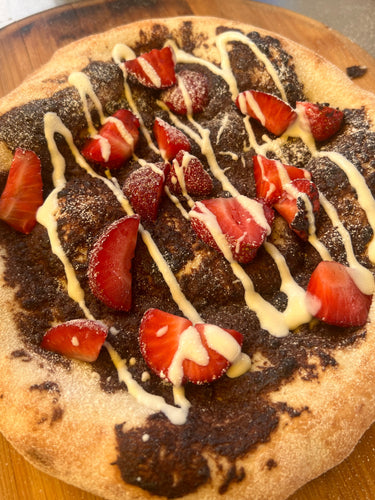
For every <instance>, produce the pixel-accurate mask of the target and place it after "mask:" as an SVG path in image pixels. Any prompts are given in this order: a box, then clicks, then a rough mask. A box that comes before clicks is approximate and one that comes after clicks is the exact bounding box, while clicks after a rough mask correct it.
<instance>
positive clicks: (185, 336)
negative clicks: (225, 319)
mask: <svg viewBox="0 0 375 500" xmlns="http://www.w3.org/2000/svg"><path fill="white" fill-rule="evenodd" d="M228 334H229V335H230V336H231V337H228ZM223 337H224V339H225V341H226V342H225V341H224V342H221V340H222V339H223ZM215 339H217V340H219V342H215ZM242 341H243V336H242V335H241V334H240V333H239V332H237V331H235V330H224V329H221V328H218V327H216V326H214V325H206V324H197V325H195V326H193V324H192V322H191V321H189V320H187V319H185V318H182V317H180V316H175V315H174V314H170V313H166V312H164V311H161V310H159V309H149V310H148V311H146V313H145V315H144V316H143V319H142V321H141V325H140V330H139V342H140V349H141V352H142V355H143V357H144V359H145V360H146V362H147V364H148V365H149V366H150V368H151V369H152V370H153V371H154V372H155V373H156V374H157V375H159V376H160V377H162V378H166V379H167V380H169V381H170V382H172V383H173V384H175V385H177V386H179V385H181V384H182V383H185V382H188V381H189V382H193V383H195V384H203V383H209V382H212V381H213V380H216V379H217V378H219V377H221V376H222V375H223V374H224V373H225V372H226V371H227V369H228V368H229V366H230V364H231V362H233V361H234V360H235V359H236V358H237V357H238V356H239V354H240V352H241V346H242ZM213 344H215V346H214V345H213ZM220 344H221V346H222V345H225V347H224V350H225V355H224V353H219V352H218V351H219V350H220V347H219V346H220ZM209 345H210V347H209ZM216 345H217V346H218V347H217V349H215V347H216ZM221 350H223V348H222V347H221Z"/></svg>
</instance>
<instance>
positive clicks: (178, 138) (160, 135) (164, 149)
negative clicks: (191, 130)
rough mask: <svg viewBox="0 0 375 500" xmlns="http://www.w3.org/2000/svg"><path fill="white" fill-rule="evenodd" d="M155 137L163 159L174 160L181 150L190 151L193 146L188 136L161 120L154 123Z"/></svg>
mask: <svg viewBox="0 0 375 500" xmlns="http://www.w3.org/2000/svg"><path fill="white" fill-rule="evenodd" d="M153 130H154V135H155V138H156V142H157V143H158V147H159V149H160V152H161V154H162V156H163V158H164V159H165V160H166V161H170V160H173V158H175V157H176V156H177V153H178V152H179V151H181V150H184V151H190V149H191V145H190V142H189V139H188V138H187V137H186V135H185V134H184V133H183V132H181V130H179V129H178V128H176V127H174V126H173V125H170V124H169V123H167V122H166V121H164V120H162V119H161V118H156V119H155V122H154V128H153Z"/></svg>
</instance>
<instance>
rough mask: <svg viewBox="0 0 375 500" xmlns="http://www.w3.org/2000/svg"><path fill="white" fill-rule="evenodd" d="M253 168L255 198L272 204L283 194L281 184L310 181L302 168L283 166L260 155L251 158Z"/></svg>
mask: <svg viewBox="0 0 375 500" xmlns="http://www.w3.org/2000/svg"><path fill="white" fill-rule="evenodd" d="M253 168H254V178H255V186H256V191H257V197H258V198H263V199H264V200H266V201H268V202H269V203H271V204H272V203H274V202H275V201H277V200H278V198H280V196H281V195H282V194H283V184H284V183H286V182H290V181H291V180H294V179H311V174H310V172H308V171H307V170H305V169H303V168H298V167H295V166H293V165H285V164H283V163H281V162H280V161H278V160H274V159H270V158H266V157H265V156H262V155H256V156H253Z"/></svg>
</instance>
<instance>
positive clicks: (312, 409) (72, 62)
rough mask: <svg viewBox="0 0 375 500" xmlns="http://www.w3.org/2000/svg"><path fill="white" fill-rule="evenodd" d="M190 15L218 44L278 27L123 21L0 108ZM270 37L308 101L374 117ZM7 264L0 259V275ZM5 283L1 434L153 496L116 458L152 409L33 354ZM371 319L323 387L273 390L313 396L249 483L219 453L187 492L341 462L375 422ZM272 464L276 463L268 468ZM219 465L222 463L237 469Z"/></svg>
mask: <svg viewBox="0 0 375 500" xmlns="http://www.w3.org/2000/svg"><path fill="white" fill-rule="evenodd" d="M186 20H191V22H192V26H193V29H194V31H195V32H196V33H200V32H201V31H202V32H204V33H206V34H207V35H208V37H209V39H210V38H213V37H214V36H215V29H216V27H217V26H218V25H221V26H222V25H223V26H227V27H230V28H233V29H242V30H244V32H245V33H247V32H249V31H252V30H256V31H258V32H259V33H260V34H263V35H264V34H270V33H269V32H266V31H265V30H262V29H258V28H255V27H252V26H248V25H242V24H239V23H235V22H231V21H224V20H222V19H216V18H199V17H194V18H171V19H163V20H149V21H140V22H137V23H134V24H130V25H126V26H121V27H118V28H115V29H113V30H111V31H109V32H106V33H103V34H99V35H94V36H91V37H88V38H85V39H83V40H79V41H77V42H74V43H72V44H71V45H68V46H67V47H64V48H62V49H60V50H59V51H57V52H56V54H55V55H54V56H53V57H52V59H51V60H50V62H48V63H47V64H46V65H45V66H43V67H42V68H41V69H40V70H38V71H37V72H35V73H34V74H33V75H31V76H30V77H29V78H28V79H27V80H25V81H24V82H23V83H22V84H21V86H20V87H19V88H18V89H16V90H15V91H13V92H12V93H11V94H10V95H8V96H7V97H5V98H4V99H2V100H1V102H0V112H1V113H4V112H6V111H7V110H9V109H11V108H12V107H14V106H18V105H21V104H23V103H27V102H28V101H30V100H32V99H36V98H40V97H48V96H50V95H52V94H53V93H54V92H56V91H58V90H60V89H62V88H64V87H65V86H66V85H67V76H68V75H69V74H70V73H71V72H72V71H77V70H80V69H82V68H83V67H84V66H86V65H87V64H88V63H89V61H90V59H110V57H111V50H112V47H113V46H114V45H115V44H116V43H117V42H119V41H121V42H126V43H127V44H128V45H130V46H131V45H132V44H133V43H135V42H136V41H137V40H138V37H139V30H143V32H145V33H146V34H147V33H149V32H151V31H152V27H153V25H154V24H155V23H160V24H163V25H165V26H167V28H168V29H169V30H171V31H172V32H173V33H175V34H176V35H177V39H178V32H179V26H180V24H181V23H183V22H185V21H186ZM271 35H273V36H275V37H276V38H278V39H279V40H281V42H282V45H283V47H284V48H285V49H286V50H287V52H289V53H290V54H291V55H292V56H293V57H294V64H295V67H296V73H297V75H298V76H299V79H300V81H302V82H303V84H304V89H305V93H306V95H307V97H308V99H309V100H310V101H323V102H327V101H328V102H330V104H331V105H332V106H338V107H348V106H353V107H361V106H364V107H365V109H366V112H367V114H368V117H369V118H370V119H372V120H373V119H374V117H375V96H373V95H372V94H370V93H368V92H365V91H363V90H361V89H359V88H358V87H357V86H356V85H355V84H353V83H352V82H351V81H350V80H349V79H348V78H347V77H346V76H345V75H344V74H343V73H342V72H341V71H339V70H338V69H337V68H335V67H334V66H332V65H331V64H330V63H328V62H327V61H325V60H323V59H322V58H321V57H319V56H318V55H317V54H315V53H313V52H311V51H310V50H308V49H306V48H304V47H301V46H299V45H297V44H296V43H294V42H291V41H289V40H286V39H285V38H282V37H280V36H278V35H274V34H271ZM200 54H201V55H203V56H205V57H206V58H207V56H208V57H210V58H212V59H213V60H214V61H215V60H216V59H217V54H216V52H215V49H212V50H210V51H209V52H207V49H206V47H205V46H201V47H198V48H197V55H200ZM322 75H324V78H322V77H321V76H322ZM61 81H63V82H64V83H60V82H61ZM41 82H42V84H41ZM0 150H1V155H0V156H1V158H8V159H9V157H10V156H9V152H8V151H7V150H6V148H5V147H4V145H2V148H0ZM3 269H4V262H3V259H2V261H1V267H0V275H2V274H3ZM1 285H2V286H1V287H0V294H1V295H0V302H1V304H2V310H3V315H2V328H1V330H0V340H1V345H2V348H1V353H0V374H1V377H0V407H1V420H0V429H1V431H2V433H3V434H4V436H5V437H6V438H7V439H8V440H9V441H10V443H11V444H12V445H13V446H14V447H15V448H16V449H17V450H18V451H19V452H20V453H21V454H22V455H23V456H24V457H25V458H26V459H27V460H29V461H30V462H31V463H32V464H33V465H35V466H36V467H38V468H39V469H41V470H42V471H44V472H46V473H48V474H51V475H53V476H55V477H57V478H59V479H62V480H63V481H66V482H68V483H71V484H73V485H75V486H78V487H80V488H82V489H84V490H87V491H89V492H92V493H94V494H96V495H99V496H103V497H105V498H107V499H109V500H112V499H113V500H115V499H116V500H118V499H120V498H121V499H129V500H130V499H131V500H135V499H141V498H142V499H144V498H152V495H150V494H149V493H148V492H146V491H143V490H142V489H138V488H136V487H134V486H131V485H128V484H125V483H124V482H123V481H122V479H121V477H120V472H119V469H118V468H117V467H116V466H115V465H113V464H114V462H115V461H116V457H117V450H116V446H117V443H116V440H115V435H114V431H113V429H114V426H115V425H116V424H118V423H119V422H126V424H124V425H125V426H126V428H131V427H132V426H140V425H142V424H144V423H145V421H146V418H147V417H148V415H150V414H151V411H150V410H148V409H147V408H145V407H144V406H142V405H141V404H139V403H138V402H137V401H136V400H135V399H134V398H133V397H132V396H129V394H128V393H127V392H125V391H124V392H121V393H116V394H105V393H104V392H103V391H102V390H101V389H100V386H99V380H98V376H96V374H95V373H94V372H93V371H92V369H91V366H90V365H88V364H85V363H80V362H73V365H72V366H73V369H72V370H71V371H70V372H67V371H66V370H65V369H64V368H62V367H61V366H59V365H57V364H53V363H49V362H48V361H47V360H45V359H41V358H39V357H38V356H37V355H36V354H35V353H27V352H26V351H25V348H24V345H23V344H22V342H20V340H19V339H18V338H17V334H16V326H15V323H14V322H13V320H12V315H13V313H14V312H16V311H17V307H18V306H17V302H16V300H15V293H14V291H13V290H11V289H10V288H9V287H8V286H7V285H6V284H5V283H4V282H2V283H1ZM374 314H375V310H374V306H373V307H372V310H371V313H370V318H369V325H368V330H367V336H366V341H365V342H361V343H358V344H356V345H354V346H352V347H351V348H347V349H343V350H342V351H341V352H336V353H335V358H336V359H337V361H338V365H337V366H336V367H329V368H327V369H326V370H325V371H324V372H323V371H321V373H319V378H318V379H317V380H316V382H314V381H309V382H308V383H306V382H305V381H304V380H303V379H302V374H301V376H296V377H295V378H294V380H293V381H291V382H290V383H288V384H285V385H284V386H283V387H281V389H280V390H279V391H277V392H275V393H274V394H273V395H272V398H273V399H274V400H275V401H283V402H286V403H287V404H289V405H290V406H292V407H301V408H302V407H304V406H305V405H306V402H308V407H309V410H308V411H306V412H303V413H302V414H301V416H299V417H298V418H294V419H293V418H291V417H290V416H288V415H287V414H284V415H283V418H282V420H281V422H280V424H279V426H278V428H277V430H276V431H275V432H273V433H272V434H271V438H270V441H269V442H266V443H265V444H261V445H259V446H258V448H257V449H256V450H255V451H254V452H252V453H250V454H249V455H248V456H246V457H244V458H243V460H242V461H240V462H238V463H237V465H238V467H240V466H243V467H244V468H245V469H246V477H245V479H244V480H243V481H242V482H239V483H237V484H232V486H231V487H230V488H229V490H228V491H227V492H226V493H224V494H218V493H217V488H218V485H219V484H220V482H221V481H220V480H221V479H222V475H223V472H222V471H221V470H220V468H219V467H218V466H217V463H216V460H215V457H211V458H210V463H211V465H212V468H213V469H212V483H211V484H210V483H209V484H206V485H205V486H203V487H202V488H200V489H199V490H198V491H197V492H196V493H193V494H190V495H188V496H186V497H184V498H186V499H193V498H199V499H200V500H214V499H215V498H218V499H219V498H220V499H222V500H229V499H233V497H234V496H236V498H238V499H239V500H240V499H243V500H248V499H249V498H252V499H253V500H260V499H264V498H267V499H270V500H271V499H272V500H278V499H279V500H282V499H285V498H286V497H288V496H289V495H290V494H292V493H293V492H294V491H295V490H296V489H298V488H299V487H300V486H302V485H303V484H305V483H306V482H308V481H309V480H311V479H313V478H315V477H316V476H318V475H320V474H322V473H323V472H324V471H326V470H328V469H330V468H331V467H333V466H335V465H336V464H338V463H339V462H341V461H342V460H343V459H344V458H345V457H346V456H347V455H348V454H349V453H350V452H351V451H352V449H353V447H354V446H355V445H356V444H357V442H358V440H359V438H360V437H361V436H362V434H363V433H364V432H365V431H366V430H367V428H368V427H369V426H370V425H371V424H372V422H373V421H374V420H375V393H374V391H373V387H374V386H375V363H374V359H375V332H374V328H373V326H372V325H373V324H374ZM14 351H20V352H21V351H23V352H24V353H25V354H24V355H20V356H19V357H17V358H15V357H14V356H12V354H11V353H12V352H14ZM312 362H313V360H312ZM62 415H63V418H62ZM270 460H273V461H274V462H275V463H277V466H276V467H270V466H269V463H270V462H269V461H270ZM221 465H223V466H224V469H225V467H226V466H227V465H228V464H221ZM155 498H156V497H155ZM159 498H160V497H159Z"/></svg>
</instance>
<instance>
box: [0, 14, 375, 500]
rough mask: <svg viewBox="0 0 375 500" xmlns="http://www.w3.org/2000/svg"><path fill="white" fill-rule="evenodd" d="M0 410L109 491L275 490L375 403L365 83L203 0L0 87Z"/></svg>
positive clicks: (185, 494) (265, 493)
mask: <svg viewBox="0 0 375 500" xmlns="http://www.w3.org/2000/svg"><path fill="white" fill-rule="evenodd" d="M0 113H1V116H0V141H1V142H0V151H1V153H0V158H1V193H2V194H1V197H0V219H1V222H0V242H1V246H0V248H1V288H0V290H1V299H0V300H1V307H2V324H1V329H0V337H1V348H0V408H1V419H0V430H1V432H2V433H3V434H4V436H5V437H6V438H7V439H8V440H9V441H10V442H11V443H12V444H13V445H14V446H15V448H16V449H17V450H19V451H20V452H21V453H22V454H23V456H25V457H26V459H27V460H29V461H30V462H31V463H33V464H34V465H35V466H36V467H38V468H40V469H41V470H43V471H45V472H47V473H49V474H51V475H53V476H56V477H58V478H60V479H63V480H64V481H66V482H69V483H72V484H74V485H76V486H78V487H81V488H83V489H85V490H87V491H90V492H93V493H95V494H97V495H100V496H103V497H104V498H107V499H120V498H123V499H136V498H200V499H204V498H206V499H210V500H213V499H216V498H222V499H229V498H234V497H236V498H239V499H240V498H241V499H249V498H252V499H254V500H255V499H265V498H267V499H285V498H287V497H288V496H289V495H290V494H292V493H293V492H294V491H295V490H296V489H297V488H299V487H300V486H301V485H303V484H304V483H306V482H307V481H309V480H310V479H312V478H314V477H316V476H318V475H319V474H321V473H323V472H324V471H325V470H327V469H329V468H331V467H333V466H334V465H336V464H338V463H339V462H340V461H341V460H343V458H345V457H346V456H347V455H348V454H349V453H350V451H351V450H352V448H353V447H354V446H355V444H356V443H357V442H358V439H359V438H360V437H361V435H362V434H363V432H364V431H365V430H366V429H367V428H368V427H369V425H370V424H371V423H372V422H373V421H374V419H375V404H374V402H375V401H374V398H375V396H374V391H373V386H374V379H375V362H374V359H375V337H374V334H375V333H374V327H373V314H374V313H373V310H372V295H373V291H374V280H373V268H374V262H375V243H374V225H375V201H374V197H373V193H374V190H375V162H374V152H375V129H374V118H375V97H374V96H373V95H371V94H369V93H366V92H364V91H362V90H360V89H359V88H357V87H356V86H355V85H354V83H352V82H351V81H350V80H349V79H348V78H347V77H346V76H345V75H344V74H342V73H341V72H340V71H339V70H338V69H336V68H335V67H333V66H331V65H330V64H329V63H328V62H326V61H325V60H323V59H321V58H320V57H318V56H317V55H316V54H314V53H312V52H310V51H308V50H307V49H305V48H303V47H300V46H298V45H296V44H295V43H292V42H290V41H289V40H286V39H284V38H282V37H280V36H277V35H275V34H272V33H269V32H265V31H264V30H260V29H257V28H254V27H252V26H247V25H243V24H240V23H234V22H230V21H225V20H220V19H214V18H199V17H194V18H170V19H164V20H149V21H142V22H138V23H135V24H130V25H127V26H122V27H119V28H116V29H114V30H112V31H109V32H106V33H103V34H100V35H95V36H92V37H89V38H86V39H83V40H80V41H78V42H76V43H73V44H72V45H69V46H67V47H65V48H63V49H61V50H60V51H58V52H57V53H56V54H55V56H54V57H53V58H52V59H51V61H50V62H49V63H48V64H47V65H46V66H44V67H43V68H41V69H40V70H39V71H38V72H36V73H35V74H33V75H32V76H30V77H29V78H28V79H27V80H26V81H25V82H24V83H23V84H22V85H21V86H20V87H19V88H18V89H16V90H15V91H14V92H12V93H11V94H10V95H8V96H7V97H5V98H4V99H3V100H2V101H1V103H0Z"/></svg>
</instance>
